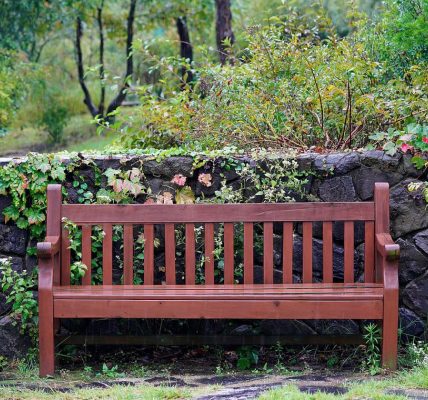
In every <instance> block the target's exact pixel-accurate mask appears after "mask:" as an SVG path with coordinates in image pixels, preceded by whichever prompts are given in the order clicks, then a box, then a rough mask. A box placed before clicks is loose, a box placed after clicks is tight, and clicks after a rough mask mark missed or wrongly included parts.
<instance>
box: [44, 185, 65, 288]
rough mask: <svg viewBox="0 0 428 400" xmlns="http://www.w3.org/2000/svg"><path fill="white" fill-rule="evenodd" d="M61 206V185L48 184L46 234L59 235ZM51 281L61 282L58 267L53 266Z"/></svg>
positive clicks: (56, 283)
mask: <svg viewBox="0 0 428 400" xmlns="http://www.w3.org/2000/svg"><path fill="white" fill-rule="evenodd" d="M61 206H62V193H61V185H48V187H47V215H46V235H47V236H59V235H60V234H61ZM53 282H54V284H55V285H59V283H60V282H61V271H60V268H54V271H53Z"/></svg>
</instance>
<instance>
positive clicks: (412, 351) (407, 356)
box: [399, 341, 428, 368]
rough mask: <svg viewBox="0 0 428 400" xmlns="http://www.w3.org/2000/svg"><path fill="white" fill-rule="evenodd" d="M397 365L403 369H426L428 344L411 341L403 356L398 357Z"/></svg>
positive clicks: (427, 365)
mask: <svg viewBox="0 0 428 400" xmlns="http://www.w3.org/2000/svg"><path fill="white" fill-rule="evenodd" d="M399 363H400V365H401V366H403V367H408V368H418V367H424V368H428V343H424V342H422V341H412V342H411V343H409V344H408V345H407V346H406V348H405V352H404V355H403V356H402V357H400V359H399Z"/></svg>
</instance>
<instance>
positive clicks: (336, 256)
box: [293, 235, 360, 282]
mask: <svg viewBox="0 0 428 400" xmlns="http://www.w3.org/2000/svg"><path fill="white" fill-rule="evenodd" d="M322 247H323V243H322V240H319V239H313V241H312V271H313V276H314V280H316V279H317V278H318V280H320V279H321V278H322V269H323V265H322V264H323V262H322V259H323V257H322ZM343 256H344V250H343V248H342V247H339V246H337V245H335V244H333V278H334V280H335V281H339V282H343ZM359 266H360V260H359V255H358V252H357V251H354V279H356V278H357V276H358V275H359V272H360V271H359ZM302 270H303V239H302V238H301V237H300V236H297V235H295V236H294V245H293V271H294V272H295V273H299V274H301V273H302Z"/></svg>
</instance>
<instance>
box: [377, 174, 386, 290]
mask: <svg viewBox="0 0 428 400" xmlns="http://www.w3.org/2000/svg"><path fill="white" fill-rule="evenodd" d="M374 206H375V234H377V233H389V185H388V183H386V182H376V183H375V188H374ZM378 261H380V260H378V257H376V259H375V280H376V282H383V270H382V268H383V265H382V263H380V262H378Z"/></svg>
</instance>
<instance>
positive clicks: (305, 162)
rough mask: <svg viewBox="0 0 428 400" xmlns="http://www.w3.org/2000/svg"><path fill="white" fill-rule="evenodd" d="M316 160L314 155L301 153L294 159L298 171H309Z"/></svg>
mask: <svg viewBox="0 0 428 400" xmlns="http://www.w3.org/2000/svg"><path fill="white" fill-rule="evenodd" d="M316 158H317V154H315V153H303V154H299V155H298V156H297V158H296V162H297V165H298V170H299V171H310V170H311V169H312V163H313V162H314V160H315V159H316Z"/></svg>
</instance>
